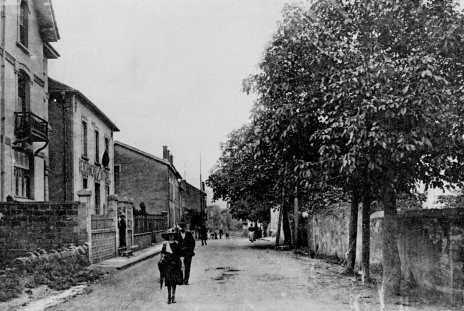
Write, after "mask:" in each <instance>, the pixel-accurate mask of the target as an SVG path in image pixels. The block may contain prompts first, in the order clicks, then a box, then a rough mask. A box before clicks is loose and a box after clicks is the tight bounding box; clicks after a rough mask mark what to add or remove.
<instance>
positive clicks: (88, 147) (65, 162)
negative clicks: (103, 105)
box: [48, 78, 119, 215]
mask: <svg viewBox="0 0 464 311" xmlns="http://www.w3.org/2000/svg"><path fill="white" fill-rule="evenodd" d="M48 81H49V82H48V84H49V91H50V103H49V120H50V125H51V127H52V128H53V131H52V133H51V134H50V147H49V149H50V173H49V183H50V201H51V202H66V201H77V200H78V196H77V192H78V191H79V190H82V189H87V190H90V191H91V192H92V197H91V206H92V210H93V212H94V213H95V214H97V215H98V214H103V213H104V212H105V208H106V206H107V197H108V196H109V195H111V194H114V174H113V164H114V161H113V159H114V147H113V134H114V132H118V131H119V129H118V128H117V127H116V125H115V124H114V123H113V122H112V121H111V120H110V119H109V118H108V117H107V116H106V115H105V114H104V113H103V112H102V111H101V110H100V109H99V108H98V107H97V106H96V105H95V104H94V103H92V102H91V101H90V100H89V99H88V98H87V97H85V96H84V95H83V94H82V93H81V92H79V91H78V90H76V89H73V88H72V87H69V86H67V85H65V84H63V83H61V82H58V81H55V80H53V79H50V78H49V80H48Z"/></svg>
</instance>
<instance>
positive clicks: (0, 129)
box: [0, 0, 6, 202]
mask: <svg viewBox="0 0 464 311" xmlns="http://www.w3.org/2000/svg"><path fill="white" fill-rule="evenodd" d="M1 5H2V13H1V14H2V15H1V19H2V39H1V40H2V43H1V44H2V60H1V67H2V68H1V74H0V83H1V88H2V91H1V95H0V123H1V126H0V135H1V139H0V171H1V172H0V202H3V200H4V197H5V53H6V52H5V31H6V22H5V17H6V12H5V10H6V7H5V0H1Z"/></svg>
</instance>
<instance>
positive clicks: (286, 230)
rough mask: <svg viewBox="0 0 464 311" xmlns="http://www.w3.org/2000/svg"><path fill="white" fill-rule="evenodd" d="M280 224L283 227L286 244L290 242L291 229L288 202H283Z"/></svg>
mask: <svg viewBox="0 0 464 311" xmlns="http://www.w3.org/2000/svg"><path fill="white" fill-rule="evenodd" d="M282 226H283V228H284V242H285V244H287V245H291V243H292V230H291V228H290V222H289V219H288V204H284V206H283V211H282Z"/></svg>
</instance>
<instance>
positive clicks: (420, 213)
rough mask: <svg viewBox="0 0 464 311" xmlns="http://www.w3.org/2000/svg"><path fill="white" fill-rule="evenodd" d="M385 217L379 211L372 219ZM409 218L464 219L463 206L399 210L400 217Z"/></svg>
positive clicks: (373, 214) (372, 215)
mask: <svg viewBox="0 0 464 311" xmlns="http://www.w3.org/2000/svg"><path fill="white" fill-rule="evenodd" d="M378 218H384V212H383V211H377V212H374V213H372V214H371V216H370V219H371V220H373V219H378ZM407 218H449V219H464V209H463V208H433V209H417V210H407V211H398V219H407Z"/></svg>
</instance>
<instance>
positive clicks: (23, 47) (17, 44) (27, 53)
mask: <svg viewBox="0 0 464 311" xmlns="http://www.w3.org/2000/svg"><path fill="white" fill-rule="evenodd" d="M16 46H17V47H19V48H20V49H21V50H22V51H23V52H24V53H25V54H26V55H27V56H31V52H29V50H28V49H27V47H26V46H24V44H22V43H21V42H19V41H16Z"/></svg>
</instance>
